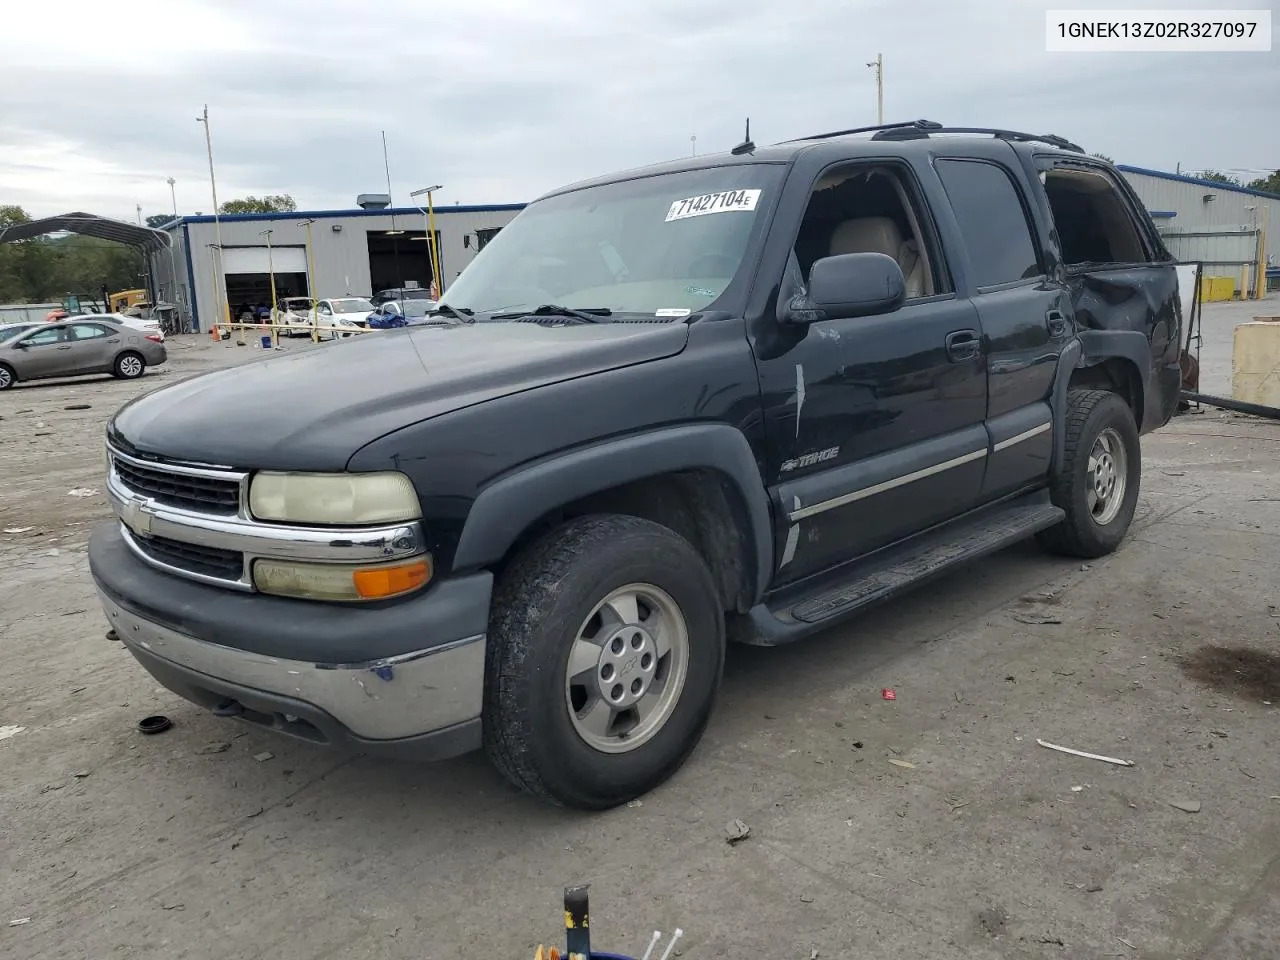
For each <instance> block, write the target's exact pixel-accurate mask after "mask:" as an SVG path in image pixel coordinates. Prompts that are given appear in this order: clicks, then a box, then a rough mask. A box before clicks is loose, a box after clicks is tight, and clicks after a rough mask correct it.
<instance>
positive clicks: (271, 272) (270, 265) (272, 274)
mask: <svg viewBox="0 0 1280 960" xmlns="http://www.w3.org/2000/svg"><path fill="white" fill-rule="evenodd" d="M258 236H260V237H266V238H267V276H268V277H269V278H270V281H271V316H272V317H273V318H275V314H276V267H275V263H274V261H272V259H271V230H259V231H258ZM311 324H312V326H313V327H314V326H315V314H312V316H311ZM242 335H243V333H242ZM271 345H272V346H273V347H274V346H276V320H275V319H272V321H271Z"/></svg>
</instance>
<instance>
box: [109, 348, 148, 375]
mask: <svg viewBox="0 0 1280 960" xmlns="http://www.w3.org/2000/svg"><path fill="white" fill-rule="evenodd" d="M146 369H147V361H145V360H143V359H142V354H140V353H135V352H134V351H132V350H126V351H125V352H124V353H122V354H120V356H118V357H116V362H115V364H114V365H113V366H112V368H111V373H112V375H114V376H115V377H116V379H117V380H137V379H138V378H139V377H140V376H142V374H143V373H145V372H146Z"/></svg>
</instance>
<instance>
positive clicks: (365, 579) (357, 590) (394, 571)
mask: <svg viewBox="0 0 1280 960" xmlns="http://www.w3.org/2000/svg"><path fill="white" fill-rule="evenodd" d="M430 579H431V558H430V557H415V558H414V559H413V560H409V561H405V562H401V563H383V564H362V565H356V564H349V563H296V562H293V561H289V560H257V561H254V564H253V585H254V586H255V587H257V588H258V589H259V590H260V591H261V592H263V593H273V594H275V595H277V596H281V597H298V598H301V599H307V600H386V599H388V598H390V597H398V596H401V595H403V594H406V593H412V592H413V591H414V590H417V589H418V588H419V587H422V586H424V585H425V584H426V583H427V582H428V581H430Z"/></svg>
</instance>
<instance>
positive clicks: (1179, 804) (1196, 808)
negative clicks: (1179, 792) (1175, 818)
mask: <svg viewBox="0 0 1280 960" xmlns="http://www.w3.org/2000/svg"><path fill="white" fill-rule="evenodd" d="M1169 806H1171V807H1173V808H1174V809H1175V810H1181V811H1183V812H1184V813H1199V812H1200V801H1199V800H1170V801H1169Z"/></svg>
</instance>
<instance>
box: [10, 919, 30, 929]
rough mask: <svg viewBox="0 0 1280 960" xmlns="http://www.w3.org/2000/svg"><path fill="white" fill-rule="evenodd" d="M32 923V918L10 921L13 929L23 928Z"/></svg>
mask: <svg viewBox="0 0 1280 960" xmlns="http://www.w3.org/2000/svg"><path fill="white" fill-rule="evenodd" d="M30 922H31V918H30V917H19V918H18V919H17V920H10V921H9V926H11V927H21V926H25V925H26V924H28V923H30Z"/></svg>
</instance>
